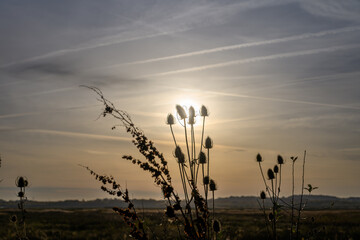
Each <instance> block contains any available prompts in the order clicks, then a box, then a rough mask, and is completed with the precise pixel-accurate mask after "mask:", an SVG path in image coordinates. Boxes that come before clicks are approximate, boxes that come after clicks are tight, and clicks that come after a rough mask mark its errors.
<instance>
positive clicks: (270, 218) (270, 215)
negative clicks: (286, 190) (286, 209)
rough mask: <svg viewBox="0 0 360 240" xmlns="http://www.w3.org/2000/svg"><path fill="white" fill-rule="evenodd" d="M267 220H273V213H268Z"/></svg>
mask: <svg viewBox="0 0 360 240" xmlns="http://www.w3.org/2000/svg"><path fill="white" fill-rule="evenodd" d="M269 220H270V221H272V220H274V214H273V213H269Z"/></svg>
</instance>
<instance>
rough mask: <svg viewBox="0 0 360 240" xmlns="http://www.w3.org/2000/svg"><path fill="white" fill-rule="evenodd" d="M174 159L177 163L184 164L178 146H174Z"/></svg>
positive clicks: (183, 157)
mask: <svg viewBox="0 0 360 240" xmlns="http://www.w3.org/2000/svg"><path fill="white" fill-rule="evenodd" d="M175 157H176V158H177V161H178V163H184V162H185V155H184V153H183V152H182V151H181V148H180V147H179V146H176V148H175Z"/></svg>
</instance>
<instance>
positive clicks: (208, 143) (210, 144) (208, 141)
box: [204, 136, 213, 149]
mask: <svg viewBox="0 0 360 240" xmlns="http://www.w3.org/2000/svg"><path fill="white" fill-rule="evenodd" d="M204 147H205V148H206V149H210V148H212V147H213V142H212V140H211V138H210V137H209V136H208V137H207V138H206V139H205V146H204Z"/></svg>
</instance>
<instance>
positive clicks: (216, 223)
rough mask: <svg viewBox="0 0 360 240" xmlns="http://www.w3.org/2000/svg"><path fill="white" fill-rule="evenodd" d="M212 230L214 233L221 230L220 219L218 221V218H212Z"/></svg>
mask: <svg viewBox="0 0 360 240" xmlns="http://www.w3.org/2000/svg"><path fill="white" fill-rule="evenodd" d="M213 230H214V232H216V233H219V232H220V231H221V224H220V221H218V220H216V219H215V220H214V222H213Z"/></svg>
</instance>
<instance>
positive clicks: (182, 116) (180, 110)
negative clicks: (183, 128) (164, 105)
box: [176, 105, 187, 120]
mask: <svg viewBox="0 0 360 240" xmlns="http://www.w3.org/2000/svg"><path fill="white" fill-rule="evenodd" d="M176 111H177V113H178V115H179V117H180V119H181V120H183V119H185V118H187V115H186V112H185V110H184V108H183V107H182V106H180V105H176Z"/></svg>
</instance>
